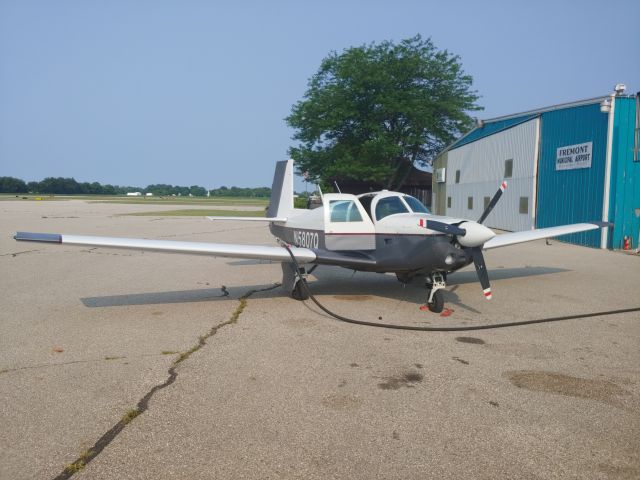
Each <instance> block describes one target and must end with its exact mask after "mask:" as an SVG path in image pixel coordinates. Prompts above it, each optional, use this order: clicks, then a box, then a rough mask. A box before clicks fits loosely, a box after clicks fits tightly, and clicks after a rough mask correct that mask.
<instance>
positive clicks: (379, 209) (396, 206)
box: [376, 197, 409, 220]
mask: <svg viewBox="0 0 640 480" xmlns="http://www.w3.org/2000/svg"><path fill="white" fill-rule="evenodd" d="M408 212H409V210H407V207H405V205H404V203H402V200H400V197H385V198H381V199H380V200H378V204H377V205H376V219H377V220H382V219H383V218H384V217H388V216H389V215H395V214H397V213H408Z"/></svg>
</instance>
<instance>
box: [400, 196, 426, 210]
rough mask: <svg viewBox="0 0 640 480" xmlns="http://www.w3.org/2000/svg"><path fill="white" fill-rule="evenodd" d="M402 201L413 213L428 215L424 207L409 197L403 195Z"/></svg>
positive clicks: (415, 199)
mask: <svg viewBox="0 0 640 480" xmlns="http://www.w3.org/2000/svg"><path fill="white" fill-rule="evenodd" d="M402 198H404V201H405V202H407V204H408V205H409V208H411V210H413V211H414V213H429V209H428V208H427V207H425V206H424V205H423V204H422V202H421V201H420V200H418V199H417V198H415V197H412V196H410V195H405V196H404V197H402Z"/></svg>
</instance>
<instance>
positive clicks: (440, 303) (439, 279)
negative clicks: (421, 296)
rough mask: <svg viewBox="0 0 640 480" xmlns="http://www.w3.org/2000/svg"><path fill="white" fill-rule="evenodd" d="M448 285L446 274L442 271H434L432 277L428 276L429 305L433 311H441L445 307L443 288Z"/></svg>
mask: <svg viewBox="0 0 640 480" xmlns="http://www.w3.org/2000/svg"><path fill="white" fill-rule="evenodd" d="M446 286H447V283H446V279H445V276H444V274H443V273H441V272H434V273H432V274H431V276H430V277H427V282H426V287H427V306H428V307H429V310H431V311H432V312H433V313H440V312H442V309H443V308H444V296H443V295H442V289H443V288H446Z"/></svg>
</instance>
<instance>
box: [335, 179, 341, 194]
mask: <svg viewBox="0 0 640 480" xmlns="http://www.w3.org/2000/svg"><path fill="white" fill-rule="evenodd" d="M333 184H334V185H335V186H336V188H337V189H338V193H342V192H341V191H340V187H339V186H338V182H337V181H335V180H334V181H333Z"/></svg>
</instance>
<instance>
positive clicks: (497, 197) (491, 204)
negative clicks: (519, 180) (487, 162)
mask: <svg viewBox="0 0 640 480" xmlns="http://www.w3.org/2000/svg"><path fill="white" fill-rule="evenodd" d="M506 188H507V181H506V180H503V181H502V183H501V184H500V188H498V191H497V192H496V194H495V195H494V196H493V198H492V199H491V201H490V202H489V205H487V208H485V210H484V212H482V215H481V216H480V219H479V220H478V223H482V222H484V221H485V220H486V218H487V217H488V216H489V214H490V213H491V210H493V207H495V206H496V203H498V200H500V197H501V196H502V193H503V192H504V191H505V190H506Z"/></svg>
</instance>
